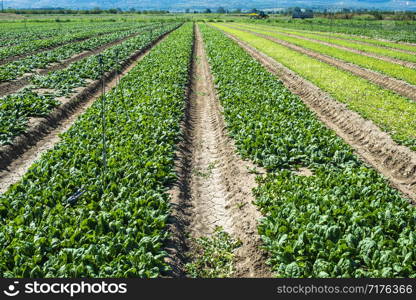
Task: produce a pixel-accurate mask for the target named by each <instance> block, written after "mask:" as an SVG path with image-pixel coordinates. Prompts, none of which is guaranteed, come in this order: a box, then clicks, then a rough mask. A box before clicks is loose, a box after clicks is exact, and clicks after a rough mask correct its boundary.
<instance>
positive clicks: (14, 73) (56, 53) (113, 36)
mask: <svg viewBox="0 0 416 300" xmlns="http://www.w3.org/2000/svg"><path fill="white" fill-rule="evenodd" d="M156 26H158V24H157V23H155V24H152V26H151V27H150V28H155V27H156ZM117 29H118V28H117ZM145 29H149V27H148V26H144V25H141V26H137V27H133V28H129V29H128V30H126V29H122V30H120V29H118V30H117V31H115V32H112V33H108V34H105V35H99V36H93V37H90V38H88V39H86V40H82V41H79V42H74V43H70V44H66V45H64V46H61V47H58V48H56V49H53V50H49V51H44V52H41V53H37V54H33V55H30V56H28V57H26V58H23V59H20V60H16V61H13V62H10V63H7V64H4V65H1V66H0V82H2V81H8V80H12V79H16V78H18V77H20V76H22V75H23V74H25V73H31V72H33V71H35V70H36V69H45V68H46V67H47V66H48V65H50V64H51V63H56V62H60V61H63V60H65V59H68V58H70V57H71V56H73V55H75V54H79V53H81V52H83V51H90V50H93V49H94V48H98V47H100V46H102V45H105V44H107V43H111V42H114V41H117V40H121V39H123V38H125V37H128V36H129V35H132V34H135V33H140V32H142V31H143V30H145Z"/></svg>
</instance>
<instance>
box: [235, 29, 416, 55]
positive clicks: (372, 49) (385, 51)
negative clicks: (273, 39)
mask: <svg viewBox="0 0 416 300" xmlns="http://www.w3.org/2000/svg"><path fill="white" fill-rule="evenodd" d="M238 25H239V26H244V27H247V28H250V29H252V30H253V29H254V30H256V29H262V30H267V31H269V32H270V31H272V32H281V33H290V34H294V35H297V36H302V37H307V38H311V39H315V40H319V41H323V42H328V43H331V44H335V45H339V46H345V47H348V48H352V49H356V50H360V51H364V52H368V53H375V54H379V55H383V56H388V57H393V58H398V59H402V60H405V61H411V62H416V55H414V54H410V53H403V52H399V51H396V50H393V49H389V48H385V47H380V46H378V45H374V46H373V45H367V44H362V43H357V42H355V41H354V40H344V39H336V38H335V39H334V38H332V37H337V36H333V35H322V34H317V33H315V32H310V31H304V30H290V29H286V28H279V27H275V26H262V25H256V26H246V25H243V24H238ZM341 37H342V36H341ZM363 40H364V41H367V42H368V40H366V39H363ZM380 43H382V42H381V41H380ZM393 44H394V45H397V44H395V43H393ZM381 45H384V44H381ZM387 45H391V44H390V43H387V44H386V46H387ZM399 45H400V44H399ZM413 50H414V51H416V47H414V48H413Z"/></svg>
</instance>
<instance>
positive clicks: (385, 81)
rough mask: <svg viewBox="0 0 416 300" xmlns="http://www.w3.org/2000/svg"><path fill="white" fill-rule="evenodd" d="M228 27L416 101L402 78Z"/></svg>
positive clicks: (413, 89)
mask: <svg viewBox="0 0 416 300" xmlns="http://www.w3.org/2000/svg"><path fill="white" fill-rule="evenodd" d="M228 27H230V28H233V29H237V30H241V31H244V32H247V33H251V34H254V35H257V36H259V37H262V38H265V39H268V40H270V41H272V42H275V43H277V44H280V45H282V46H284V47H287V48H289V49H292V50H295V51H297V52H300V53H302V54H306V55H308V56H309V57H312V58H315V59H318V60H320V61H322V62H324V63H327V64H330V65H332V66H334V67H337V68H339V69H342V70H345V71H348V72H350V73H352V74H354V75H356V76H359V77H362V78H364V79H367V80H368V81H370V82H373V83H375V84H377V85H379V86H381V87H383V88H386V89H389V90H392V91H394V92H396V93H398V94H399V95H402V96H404V97H406V98H409V99H411V100H414V101H416V86H414V85H411V84H408V83H407V82H404V81H402V80H398V79H395V78H392V77H389V76H385V75H382V74H380V73H377V72H374V71H371V70H368V69H364V68H361V67H358V66H356V65H354V64H351V63H347V62H344V61H342V60H339V59H336V58H333V57H330V56H327V55H323V54H320V53H317V52H314V51H311V50H308V49H305V48H302V47H299V46H296V45H294V44H291V43H288V42H286V41H282V40H279V39H277V38H274V37H271V36H268V35H265V34H261V33H257V32H254V31H251V30H245V29H241V28H238V27H233V26H228Z"/></svg>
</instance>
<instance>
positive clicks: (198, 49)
mask: <svg viewBox="0 0 416 300" xmlns="http://www.w3.org/2000/svg"><path fill="white" fill-rule="evenodd" d="M192 70H193V74H192V78H191V83H190V93H189V97H188V103H187V111H186V119H185V121H184V129H183V132H184V142H183V144H182V145H181V146H180V148H181V150H180V153H179V155H178V157H179V160H180V162H179V166H178V177H179V181H180V182H179V184H178V187H177V188H176V191H173V192H172V195H173V196H172V198H173V199H172V201H173V204H174V205H175V207H176V208H175V209H174V210H175V211H176V213H175V214H174V215H176V216H175V219H176V221H178V220H182V225H183V227H184V228H182V231H185V232H186V233H188V234H189V235H190V237H193V238H198V237H207V236H210V235H211V234H212V233H213V232H214V230H215V229H216V227H222V228H223V230H224V231H225V232H227V233H229V234H230V235H231V236H232V237H233V238H234V239H238V240H240V241H241V242H242V246H240V247H239V248H238V249H237V252H236V259H235V267H236V272H235V274H234V275H233V276H235V277H270V276H271V273H270V271H269V269H268V267H267V266H266V264H265V256H264V253H263V252H262V251H261V250H260V247H259V246H261V241H260V238H259V235H258V233H257V221H258V219H259V218H260V217H261V215H260V213H259V212H258V211H257V209H256V207H255V206H254V205H253V204H252V202H253V200H254V199H253V196H252V189H253V188H254V187H255V186H256V182H255V176H256V175H254V174H250V173H249V168H253V167H254V166H253V165H252V164H251V163H249V162H247V161H243V160H242V159H241V158H240V157H239V156H238V154H237V152H236V149H235V146H234V144H233V141H232V140H231V138H230V137H229V136H228V134H227V129H226V125H225V122H224V119H223V115H222V109H221V106H220V104H219V101H218V99H217V96H216V92H215V89H214V85H213V81H212V77H211V74H210V67H209V65H208V61H207V57H206V55H205V50H204V45H203V40H202V36H201V33H200V32H199V28H198V27H196V30H195V47H194V60H193V67H192ZM178 212H179V213H178ZM182 236H186V234H183V235H182ZM185 244H186V247H184V246H182V247H181V248H182V249H186V248H189V247H192V245H191V242H190V241H189V240H186V241H185ZM182 251H183V250H182ZM182 273H184V272H182Z"/></svg>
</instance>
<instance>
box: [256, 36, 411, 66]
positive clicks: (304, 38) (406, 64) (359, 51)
mask: <svg viewBox="0 0 416 300" xmlns="http://www.w3.org/2000/svg"><path fill="white" fill-rule="evenodd" d="M262 30H263V29H262ZM264 31H267V30H264ZM278 33H279V34H282V35H286V36H289V37H293V38H297V39H301V40H304V41H310V42H314V43H317V44H320V45H325V46H329V47H332V48H336V49H340V50H345V51H348V52H351V53H355V54H360V55H363V56H367V57H372V58H377V59H380V60H384V61H387V62H390V63H394V64H398V65H401V66H403V67H407V68H412V69H416V63H413V62H409V61H404V60H401V59H397V58H393V57H388V56H384V55H379V54H375V53H370V52H365V51H361V50H357V49H353V48H349V47H346V46H341V45H337V44H333V43H329V42H324V41H321V40H317V39H313V38H308V37H304V36H302V35H298V34H293V33H287V32H282V31H278ZM373 46H374V45H373Z"/></svg>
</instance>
